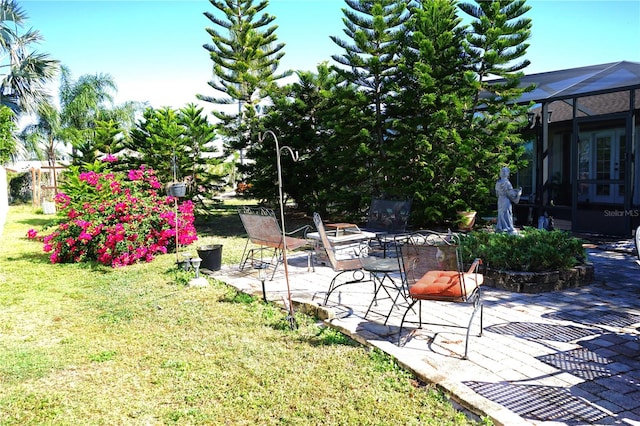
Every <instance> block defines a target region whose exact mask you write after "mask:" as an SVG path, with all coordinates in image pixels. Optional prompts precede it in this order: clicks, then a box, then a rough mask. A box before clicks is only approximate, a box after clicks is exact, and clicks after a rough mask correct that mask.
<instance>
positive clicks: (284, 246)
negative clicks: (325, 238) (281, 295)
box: [258, 130, 298, 329]
mask: <svg viewBox="0 0 640 426" xmlns="http://www.w3.org/2000/svg"><path fill="white" fill-rule="evenodd" d="M267 135H271V136H272V137H273V140H274V141H275V143H276V166H277V169H278V199H279V202H280V222H281V225H282V233H283V236H282V263H284V278H285V281H286V283H287V299H288V300H287V301H288V303H289V306H288V308H289V318H288V320H289V324H290V325H291V328H292V329H293V328H296V320H295V317H294V316H293V303H291V286H290V285H289V268H288V265H287V239H286V238H285V236H284V235H285V232H286V231H285V230H286V229H287V228H286V227H285V223H284V198H283V195H282V167H281V165H280V155H282V152H286V151H289V154H291V158H292V159H293V161H298V152H297V151H294V150H293V149H291V147H289V146H283V147H280V144H279V142H278V137H277V136H276V134H275V133H274V132H273V131H272V130H266V131H265V132H264V133H261V134H258V142H259V143H263V142H264V140H265V138H266V137H267Z"/></svg>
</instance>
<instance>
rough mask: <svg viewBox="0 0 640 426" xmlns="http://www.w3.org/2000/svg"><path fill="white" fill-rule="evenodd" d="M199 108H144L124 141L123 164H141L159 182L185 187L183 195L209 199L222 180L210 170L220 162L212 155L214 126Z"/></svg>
mask: <svg viewBox="0 0 640 426" xmlns="http://www.w3.org/2000/svg"><path fill="white" fill-rule="evenodd" d="M202 113H203V109H202V107H196V106H195V105H194V104H188V105H187V106H185V107H184V108H182V109H180V110H175V109H173V108H170V107H164V108H162V109H154V108H151V107H149V108H147V109H146V110H145V111H144V114H143V118H142V119H141V120H140V121H139V123H138V125H137V126H136V127H135V128H134V129H133V130H132V131H131V140H130V141H124V142H123V143H124V145H125V148H126V152H128V155H127V156H126V157H125V159H124V162H125V163H126V164H127V166H128V167H129V168H137V167H139V166H141V165H145V166H147V167H150V168H152V169H154V170H155V171H156V174H157V176H158V177H159V179H160V180H161V182H163V183H169V182H171V181H173V179H174V176H175V178H176V179H177V180H178V181H184V182H186V183H187V184H188V188H187V191H188V194H187V196H188V197H190V198H191V199H194V200H200V199H202V198H211V197H213V195H214V191H217V190H218V189H219V187H220V182H221V180H222V177H221V176H218V175H217V174H216V173H215V171H214V166H215V165H217V164H219V163H220V162H221V160H220V159H219V158H218V157H217V156H215V155H214V154H216V153H217V149H216V148H215V146H214V145H213V141H214V138H215V131H214V126H213V125H212V124H210V123H209V122H208V121H207V119H206V118H205V117H204V116H203V115H202Z"/></svg>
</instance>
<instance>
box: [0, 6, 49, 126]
mask: <svg viewBox="0 0 640 426" xmlns="http://www.w3.org/2000/svg"><path fill="white" fill-rule="evenodd" d="M26 19H27V15H26V13H25V12H24V11H23V10H22V8H21V7H20V6H18V4H17V3H16V2H15V1H14V0H0V104H2V105H6V106H8V107H10V108H11V109H12V110H14V111H15V112H26V113H32V112H35V111H36V110H37V105H38V104H40V103H41V102H42V101H43V100H46V99H47V98H48V92H47V90H46V84H47V83H48V82H49V80H51V79H52V78H53V77H54V76H55V74H56V72H57V66H58V61H56V60H53V59H51V58H50V57H49V55H48V54H45V53H38V52H36V51H32V50H31V49H30V47H31V46H32V45H33V44H34V43H38V42H40V41H41V40H42V36H41V35H40V33H39V32H38V31H36V30H31V29H30V30H28V31H26V32H24V33H21V31H22V29H23V25H24V23H25V21H26Z"/></svg>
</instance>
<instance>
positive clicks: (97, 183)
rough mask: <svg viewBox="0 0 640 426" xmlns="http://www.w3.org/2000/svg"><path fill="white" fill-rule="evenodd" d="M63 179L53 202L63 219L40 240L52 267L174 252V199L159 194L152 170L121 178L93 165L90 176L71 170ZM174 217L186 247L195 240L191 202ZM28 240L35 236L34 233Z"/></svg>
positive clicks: (128, 262)
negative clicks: (59, 264) (61, 190)
mask: <svg viewBox="0 0 640 426" xmlns="http://www.w3.org/2000/svg"><path fill="white" fill-rule="evenodd" d="M96 170H97V171H96ZM66 177H67V181H66V182H65V183H64V184H63V186H62V188H63V191H64V192H60V193H58V194H57V195H56V197H55V202H56V207H57V208H58V211H59V212H60V214H61V216H62V218H61V219H60V220H59V221H58V224H57V226H56V227H55V229H54V230H53V232H51V233H50V234H48V235H46V236H45V237H44V239H43V241H44V250H45V251H46V252H51V256H50V259H51V262H52V263H69V262H83V261H97V262H99V263H102V264H104V265H110V266H114V267H117V266H125V265H131V264H133V263H136V262H138V261H146V262H149V261H151V260H152V259H153V257H154V255H156V254H159V253H160V254H163V253H167V252H168V251H172V250H174V249H175V248H176V209H175V208H174V207H175V201H176V199H175V198H173V197H168V196H165V195H164V194H163V193H161V192H159V191H161V190H162V185H161V184H160V182H159V181H158V179H157V178H156V176H155V173H154V171H153V170H151V169H147V168H145V167H144V166H142V167H140V168H139V169H137V170H130V171H129V172H128V174H124V173H118V172H111V171H108V170H107V166H105V165H104V164H103V165H101V164H98V163H96V164H94V165H93V167H92V170H89V171H84V172H80V171H79V169H78V168H72V170H71V172H70V173H69V174H68V175H67V176H66ZM178 212H179V214H178V217H177V220H178V242H179V244H184V245H187V244H190V243H192V242H193V241H195V240H196V239H197V237H196V231H195V228H194V225H193V222H194V215H193V203H192V202H191V201H185V202H183V203H181V204H180V205H179V206H178ZM27 236H28V237H29V238H37V237H38V236H37V232H35V231H34V230H30V231H29V232H28V234H27Z"/></svg>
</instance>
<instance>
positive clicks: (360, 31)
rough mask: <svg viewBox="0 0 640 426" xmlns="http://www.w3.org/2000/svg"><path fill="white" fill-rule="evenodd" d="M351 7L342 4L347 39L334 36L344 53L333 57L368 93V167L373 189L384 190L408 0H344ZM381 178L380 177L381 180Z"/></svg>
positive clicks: (351, 81) (354, 82)
mask: <svg viewBox="0 0 640 426" xmlns="http://www.w3.org/2000/svg"><path fill="white" fill-rule="evenodd" d="M345 3H346V4H347V5H348V6H349V9H347V8H343V9H342V12H343V14H344V17H343V19H342V21H343V22H344V25H345V29H344V33H345V34H346V36H347V37H348V39H347V40H343V39H340V38H338V37H336V36H332V37H331V39H332V40H333V41H334V42H335V43H336V44H337V45H338V46H340V47H341V48H342V49H344V53H343V54H342V55H333V56H332V58H333V59H334V60H335V61H336V62H338V64H340V65H342V66H343V67H338V68H337V69H338V71H339V72H340V73H341V74H342V75H343V76H344V78H345V79H346V81H348V82H349V83H352V84H355V85H356V86H358V87H360V88H361V89H362V90H363V91H364V93H366V95H367V96H366V103H365V104H364V105H362V108H363V109H370V110H371V111H372V115H371V117H370V118H369V119H368V120H367V121H368V122H365V123H362V125H361V127H362V129H363V131H365V132H368V133H369V137H370V142H369V143H368V145H369V147H368V149H369V150H370V155H371V160H370V163H369V164H368V168H369V170H370V171H371V175H372V188H371V190H372V192H377V193H379V192H380V191H381V188H380V187H381V182H380V180H381V181H384V180H385V177H384V176H381V177H380V175H381V173H380V172H381V171H382V170H383V168H382V164H383V163H384V162H385V161H386V155H387V154H386V150H385V138H386V136H387V119H386V115H385V110H386V108H387V107H388V103H389V102H390V99H389V98H390V96H391V94H392V91H393V88H394V87H395V86H394V84H393V83H394V81H395V79H396V74H397V65H398V60H399V53H400V49H399V41H400V40H401V38H402V35H403V34H404V22H405V20H406V18H407V16H408V14H407V2H406V1H398V0H345ZM379 179H380V180H379Z"/></svg>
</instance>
